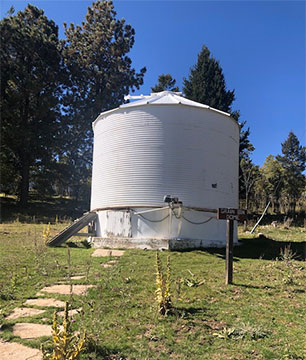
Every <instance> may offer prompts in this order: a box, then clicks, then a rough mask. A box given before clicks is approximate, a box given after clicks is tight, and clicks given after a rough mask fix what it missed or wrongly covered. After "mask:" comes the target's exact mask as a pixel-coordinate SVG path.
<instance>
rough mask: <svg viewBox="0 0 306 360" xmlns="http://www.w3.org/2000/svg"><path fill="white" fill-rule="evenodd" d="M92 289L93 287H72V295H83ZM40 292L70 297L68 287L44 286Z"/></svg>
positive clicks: (61, 285)
mask: <svg viewBox="0 0 306 360" xmlns="http://www.w3.org/2000/svg"><path fill="white" fill-rule="evenodd" d="M92 287H94V285H72V294H74V295H85V294H86V293H87V290H88V289H90V288H92ZM40 291H41V292H46V293H49V294H60V295H70V285H64V284H60V285H52V286H46V287H44V288H43V289H41V290H40Z"/></svg>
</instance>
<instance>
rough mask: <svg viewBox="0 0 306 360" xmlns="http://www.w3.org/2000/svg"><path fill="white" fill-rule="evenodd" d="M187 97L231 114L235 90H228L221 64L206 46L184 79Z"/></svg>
mask: <svg viewBox="0 0 306 360" xmlns="http://www.w3.org/2000/svg"><path fill="white" fill-rule="evenodd" d="M183 92H184V94H185V96H186V97H187V98H188V99H190V100H194V101H197V102H200V103H202V104H206V105H208V106H211V107H213V108H215V109H218V110H221V111H225V112H228V113H229V112H231V105H232V102H233V101H234V100H235V92H234V90H226V84H225V78H224V75H223V71H222V68H221V66H220V64H219V62H218V61H217V60H216V59H214V58H213V57H212V56H211V54H210V51H209V50H208V48H207V47H206V46H203V47H202V50H201V52H200V53H199V55H198V61H197V63H196V64H195V65H194V66H193V67H192V68H191V69H190V75H189V77H188V79H184V88H183Z"/></svg>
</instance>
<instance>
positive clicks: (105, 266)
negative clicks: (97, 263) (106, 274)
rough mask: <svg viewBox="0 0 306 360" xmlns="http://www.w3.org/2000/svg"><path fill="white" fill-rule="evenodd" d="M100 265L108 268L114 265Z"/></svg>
mask: <svg viewBox="0 0 306 360" xmlns="http://www.w3.org/2000/svg"><path fill="white" fill-rule="evenodd" d="M101 266H103V267H104V268H110V267H113V266H114V265H112V264H101Z"/></svg>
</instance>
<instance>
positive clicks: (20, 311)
mask: <svg viewBox="0 0 306 360" xmlns="http://www.w3.org/2000/svg"><path fill="white" fill-rule="evenodd" d="M44 312H45V310H40V309H33V308H26V307H20V308H15V309H14V310H13V312H12V313H11V314H10V315H8V316H7V317H6V320H15V319H18V318H20V317H26V316H35V315H39V314H42V313H44Z"/></svg>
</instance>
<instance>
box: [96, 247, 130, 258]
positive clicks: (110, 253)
mask: <svg viewBox="0 0 306 360" xmlns="http://www.w3.org/2000/svg"><path fill="white" fill-rule="evenodd" d="M123 254H124V251H123V250H111V249H96V250H95V251H94V252H93V253H92V254H91V256H93V257H102V256H122V255H123Z"/></svg>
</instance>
